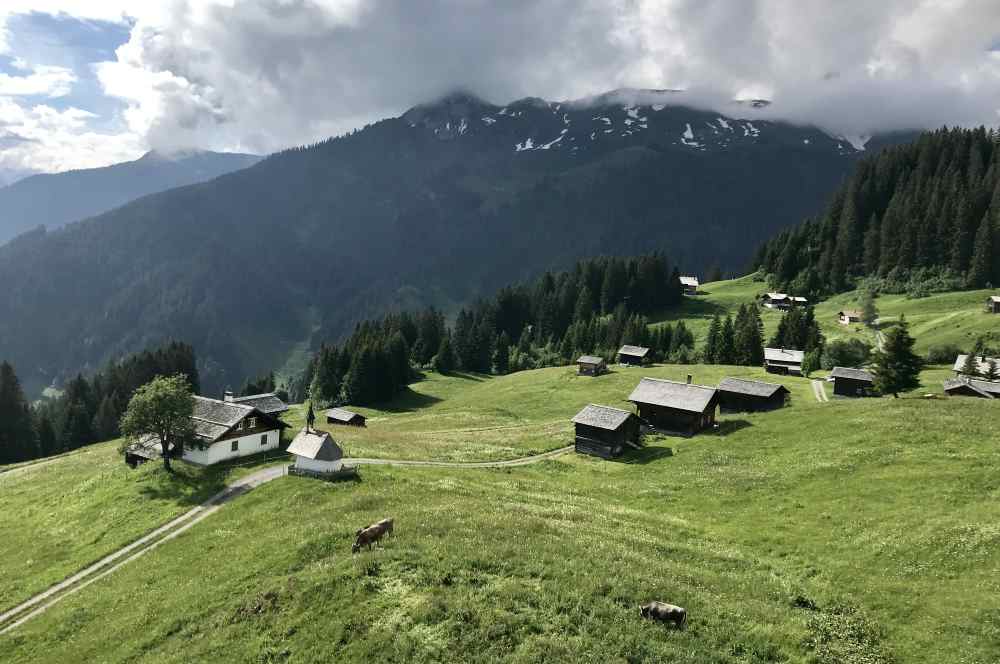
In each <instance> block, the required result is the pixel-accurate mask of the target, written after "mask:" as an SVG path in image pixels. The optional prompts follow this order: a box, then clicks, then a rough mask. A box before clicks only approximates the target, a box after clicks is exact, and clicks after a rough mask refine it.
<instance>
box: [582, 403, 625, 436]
mask: <svg viewBox="0 0 1000 664" xmlns="http://www.w3.org/2000/svg"><path fill="white" fill-rule="evenodd" d="M630 417H632V413H630V412H629V411H627V410H622V409H621V408H612V407H611V406H598V405H596V404H590V405H589V406H587V407H586V408H584V409H583V410H581V411H580V412H579V413H577V414H576V417H574V418H573V423H574V424H584V425H586V426H591V427H597V428H598V429H607V430H608V431H617V430H618V429H619V428H620V427H621V425H623V424H625V422H626V421H628V418H630Z"/></svg>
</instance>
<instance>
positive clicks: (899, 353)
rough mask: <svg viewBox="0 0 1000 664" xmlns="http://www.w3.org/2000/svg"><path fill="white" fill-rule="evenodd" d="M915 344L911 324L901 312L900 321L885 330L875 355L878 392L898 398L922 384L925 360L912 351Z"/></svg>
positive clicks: (874, 366) (873, 360)
mask: <svg viewBox="0 0 1000 664" xmlns="http://www.w3.org/2000/svg"><path fill="white" fill-rule="evenodd" d="M913 344H914V339H913V337H912V336H910V327H909V324H908V323H907V322H906V319H905V318H904V317H903V316H900V317H899V324H898V325H896V326H895V327H893V328H892V329H891V330H889V332H887V333H886V335H885V342H884V343H883V344H882V348H881V350H877V351H875V353H873V355H872V374H873V375H874V377H875V380H874V387H875V390H876V391H877V392H879V393H880V394H891V395H893V396H894V397H896V398H898V397H899V393H900V392H906V391H908V390H912V389H915V388H917V387H920V370H921V369H922V368H923V361H922V360H921V359H920V356H918V355H917V354H916V353H914V352H913Z"/></svg>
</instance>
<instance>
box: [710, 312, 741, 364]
mask: <svg viewBox="0 0 1000 664" xmlns="http://www.w3.org/2000/svg"><path fill="white" fill-rule="evenodd" d="M715 357H716V364H735V363H736V332H735V330H734V329H733V318H732V316H729V315H726V320H724V321H723V322H722V329H721V330H720V331H719V345H718V351H717V352H716V355H715Z"/></svg>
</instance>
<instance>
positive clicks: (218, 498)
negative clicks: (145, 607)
mask: <svg viewBox="0 0 1000 664" xmlns="http://www.w3.org/2000/svg"><path fill="white" fill-rule="evenodd" d="M572 449H573V446H572V445H568V446H566V447H561V448H559V449H557V450H551V451H548V452H543V453H541V454H535V455H532V456H528V457H522V458H520V459H510V460H507V461H471V462H465V463H463V462H457V461H404V460H399V459H344V463H345V464H346V465H353V466H417V467H437V468H509V467H514V466H527V465H529V464H532V463H538V462H539V461H544V460H545V459H551V458H552V457H555V456H558V455H560V454H565V453H566V452H569V451H570V450H572ZM285 473H286V466H284V465H281V466H271V467H269V468H264V469H262V470H258V471H257V472H255V473H253V474H251V475H247V476H246V477H243V478H241V479H239V480H237V481H235V482H233V483H232V484H230V485H228V486H227V487H226V488H225V489H224V490H222V491H220V492H219V493H217V494H216V495H214V496H212V497H211V498H209V499H208V500H206V501H205V502H204V503H202V504H201V505H198V506H197V507H195V508H193V509H191V510H188V511H187V512H185V513H184V514H182V515H180V516H179V517H177V518H175V519H174V520H172V521H170V522H168V523H165V524H164V525H162V526H160V527H159V528H157V529H155V530H153V531H151V532H150V533H148V534H146V535H144V536H143V537H141V538H139V539H137V540H136V541H134V542H132V543H131V544H129V545H127V546H124V547H122V548H121V549H118V550H117V551H115V552H113V553H110V554H108V555H107V556H105V557H103V558H101V559H100V560H98V561H97V562H95V563H94V564H92V565H90V566H89V567H86V568H85V569H83V570H81V571H79V572H77V573H76V574H74V575H73V576H71V577H69V578H67V579H65V580H63V581H60V582H59V583H57V584H55V585H53V586H51V587H50V588H48V589H47V590H45V591H44V592H41V593H39V594H37V595H35V596H34V597H32V598H30V599H28V600H26V601H24V602H21V603H20V604H18V605H17V606H15V607H13V608H12V609H9V610H7V611H5V612H4V613H0V634H5V633H7V632H9V631H11V630H13V629H16V628H17V627H19V626H20V625H22V624H24V623H25V622H27V621H28V620H31V619H32V618H34V617H35V616H37V615H40V614H42V613H44V612H45V611H46V610H48V609H49V608H50V607H51V606H53V605H54V604H56V603H58V602H60V601H62V600H63V599H65V598H67V597H69V596H70V595H73V594H75V593H77V592H79V591H80V590H83V589H84V588H86V587H87V586H89V585H90V584H92V583H94V582H95V581H99V580H100V579H103V578H104V577H105V576H107V575H108V574H111V573H112V572H114V571H115V570H117V569H118V568H120V567H121V566H123V565H126V564H128V563H130V562H132V561H133V560H135V559H136V558H139V557H140V556H143V555H145V554H147V553H149V552H150V551H152V550H153V549H155V548H156V547H158V546H160V545H161V544H163V543H164V542H168V541H170V540H172V539H173V538H175V537H177V536H178V535H180V534H181V533H183V532H184V531H186V530H187V529H188V528H190V527H191V526H193V525H195V524H196V523H198V522H200V521H201V520H203V519H205V518H207V517H209V516H210V515H212V514H214V513H215V512H216V511H218V510H219V509H220V508H221V507H222V506H223V505H225V504H226V503H227V502H229V501H231V500H233V499H234V498H237V497H238V496H241V495H243V494H244V493H246V492H248V491H250V490H252V489H254V488H256V487H258V486H260V485H262V484H266V483H267V482H270V481H272V480H275V479H277V478H279V477H283V476H284V475H285Z"/></svg>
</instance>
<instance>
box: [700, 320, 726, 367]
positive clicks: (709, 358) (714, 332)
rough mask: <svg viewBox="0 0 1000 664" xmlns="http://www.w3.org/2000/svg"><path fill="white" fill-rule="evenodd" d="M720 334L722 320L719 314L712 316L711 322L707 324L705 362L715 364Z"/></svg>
mask: <svg viewBox="0 0 1000 664" xmlns="http://www.w3.org/2000/svg"><path fill="white" fill-rule="evenodd" d="M721 334H722V321H720V320H719V314H715V315H714V316H712V322H711V324H710V325H709V326H708V336H707V337H706V338H705V351H704V354H703V355H704V360H705V364H717V363H718V360H717V358H718V356H719V336H720V335H721Z"/></svg>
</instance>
